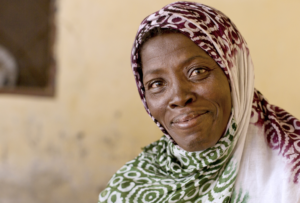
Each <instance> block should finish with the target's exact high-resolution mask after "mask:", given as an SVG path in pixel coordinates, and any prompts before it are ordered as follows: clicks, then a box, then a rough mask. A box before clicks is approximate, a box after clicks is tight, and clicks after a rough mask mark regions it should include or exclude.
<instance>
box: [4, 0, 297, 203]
mask: <svg viewBox="0 0 300 203" xmlns="http://www.w3.org/2000/svg"><path fill="white" fill-rule="evenodd" d="M170 2H171V1H169V0H151V1H150V0H126V1H124V0H115V1H104V0H57V9H58V11H57V30H58V32H57V41H56V56H57V67H58V73H57V87H56V96H55V97H54V98H41V97H34V96H17V95H4V94H3V95H0V108H1V114H0V132H1V134H0V182H1V184H0V202H1V203H11V202H13V203H27V202H28V203H29V202H30V203H40V202H43V203H50V202H53V203H60V202H62V203H69V202H70V203H71V202H72V203H82V202H85V203H92V202H97V196H98V193H99V192H100V191H101V190H102V189H103V188H104V187H105V185H106V183H107V181H108V180H109V179H110V177H111V176H112V174H113V173H114V172H115V171H116V170H117V169H118V168H120V167H121V166H122V165H123V164H124V163H125V162H126V161H129V160H130V159H132V158H134V157H135V156H136V155H137V154H138V153H139V152H140V148H141V147H143V146H145V145H146V144H148V143H150V142H152V141H154V140H156V139H158V138H159V137H160V136H161V133H160V131H159V130H158V129H157V128H156V126H155V125H154V124H153V123H152V121H151V119H150V118H148V116H147V115H146V113H145V111H144V109H143V106H142V103H141V102H140V100H139V96H138V93H137V91H136V87H135V83H134V79H133V76H132V71H131V68H130V60H129V59H130V51H131V46H132V42H133V39H134V36H135V33H136V31H137V28H138V25H139V23H140V22H141V20H142V19H143V18H144V17H145V16H146V15H148V14H150V13H151V12H153V11H156V10H158V9H160V8H161V7H162V6H164V5H166V4H168V3H170ZM199 2H200V1H199ZM201 2H202V3H205V4H208V5H211V6H213V7H215V8H217V9H219V10H221V11H223V12H224V13H225V14H227V15H228V16H229V17H230V18H231V19H232V20H233V22H235V24H236V25H237V27H238V28H239V30H240V31H241V32H242V34H243V35H244V37H245V38H246V40H247V42H248V44H249V47H250V51H251V54H252V57H253V61H254V64H255V72H256V87H257V88H258V89H259V90H260V91H261V92H262V93H263V94H264V95H265V96H266V97H267V98H268V99H269V101H270V102H271V103H274V104H276V105H279V106H281V107H283V108H285V109H286V110H288V111H289V112H291V113H292V114H294V115H295V116H296V117H298V118H300V105H299V104H300V91H299V90H300V66H299V59H300V56H299V55H300V38H299V36H300V23H299V19H300V14H299V8H300V2H299V1H298V0H243V1H241V0H202V1H201Z"/></svg>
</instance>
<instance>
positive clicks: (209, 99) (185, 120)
mask: <svg viewBox="0 0 300 203" xmlns="http://www.w3.org/2000/svg"><path fill="white" fill-rule="evenodd" d="M141 59H142V60H141V62H142V71H143V83H144V86H145V97H146V100H147V104H148V107H149V109H150V112H151V114H152V115H153V116H154V118H155V119H157V120H158V122H159V123H160V124H162V125H163V126H164V128H165V129H166V130H167V131H168V133H169V134H170V135H171V136H172V138H173V139H174V140H175V141H176V142H177V144H178V145H179V146H180V147H182V148H183V149H184V150H186V151H190V152H193V151H201V150H205V149H207V148H209V147H212V146H214V145H215V144H216V143H217V142H218V140H219V139H220V138H221V136H222V135H223V134H224V131H225V130H226V127H227V123H228V120H229V118H230V112H231V94H230V87H229V83H228V80H227V78H226V76H225V74H224V72H223V71H222V69H221V68H220V67H219V66H218V64H217V63H216V62H215V61H214V60H213V59H212V58H211V57H210V56H209V55H208V54H206V53H205V52H204V51H203V50H202V49H201V48H199V47H198V46H197V45H196V44H195V43H194V42H192V41H191V40H190V39H189V38H187V37H186V36H184V35H183V34H181V33H167V34H163V35H159V36H156V37H154V38H151V39H150V40H148V41H147V42H146V43H145V44H144V45H143V47H142V50H141Z"/></svg>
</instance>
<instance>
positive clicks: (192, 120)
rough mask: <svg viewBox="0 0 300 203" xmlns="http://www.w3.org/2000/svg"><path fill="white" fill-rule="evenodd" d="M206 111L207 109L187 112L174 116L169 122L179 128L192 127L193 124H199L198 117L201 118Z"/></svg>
mask: <svg viewBox="0 0 300 203" xmlns="http://www.w3.org/2000/svg"><path fill="white" fill-rule="evenodd" d="M207 113H208V111H205V112H201V113H199V112H191V113H188V114H184V115H180V116H178V117H176V118H175V119H174V120H173V121H172V123H171V124H172V125H175V126H178V127H180V128H190V127H193V126H194V125H197V124H199V122H200V119H201V120H202V116H203V115H204V114H207ZM200 117H201V118H200Z"/></svg>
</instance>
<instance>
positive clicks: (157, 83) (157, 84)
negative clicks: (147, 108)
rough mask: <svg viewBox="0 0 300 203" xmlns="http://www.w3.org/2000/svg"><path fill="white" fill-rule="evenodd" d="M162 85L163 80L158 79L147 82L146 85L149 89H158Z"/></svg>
mask: <svg viewBox="0 0 300 203" xmlns="http://www.w3.org/2000/svg"><path fill="white" fill-rule="evenodd" d="M163 86H164V82H163V81H159V80H154V81H153V82H150V83H148V85H147V89H148V90H150V89H152V90H158V89H160V88H161V87H163Z"/></svg>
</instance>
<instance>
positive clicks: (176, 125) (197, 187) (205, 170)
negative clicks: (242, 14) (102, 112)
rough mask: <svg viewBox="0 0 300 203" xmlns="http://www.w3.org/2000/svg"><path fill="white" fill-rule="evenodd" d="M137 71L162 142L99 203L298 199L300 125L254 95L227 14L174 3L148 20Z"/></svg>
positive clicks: (135, 59)
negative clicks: (161, 133)
mask: <svg viewBox="0 0 300 203" xmlns="http://www.w3.org/2000/svg"><path fill="white" fill-rule="evenodd" d="M132 68H133V72H134V75H135V80H136V83H137V87H138V90H139V94H140V96H141V99H142V101H143V103H144V106H145V109H146V111H147V112H148V114H149V115H150V116H151V118H152V119H153V121H154V122H155V123H156V124H157V125H158V127H159V128H160V129H161V130H162V132H163V133H164V136H163V137H162V138H161V139H160V140H159V141H157V142H154V143H152V144H150V145H149V146H147V147H145V148H144V149H143V152H142V153H141V154H140V155H139V156H138V157H137V158H135V159H134V160H132V161H130V162H128V163H127V164H126V165H125V166H123V167H122V168H121V169H120V170H119V171H118V172H117V173H116V174H115V175H114V176H113V177H112V179H111V180H110V182H109V183H108V186H107V188H106V189H105V190H104V191H102V193H101V194H100V195H99V202H155V203H157V202H190V203H194V202H199V203H200V202H201V203H204V202H222V203H223V202H244V203H246V202H247V203H252V202H253V203H254V202H255V203H257V202H300V189H299V188H300V187H299V186H300V185H299V184H300V183H299V182H300V178H299V176H300V121H299V120H297V119H296V118H294V117H293V116H291V115H290V114H289V113H287V112H285V111H284V110H282V109H280V108H279V107H276V106H273V105H270V104H269V103H268V102H267V101H266V100H265V99H264V97H263V96H262V94H260V93H259V92H258V91H257V90H255V89H254V73H253V64H252V61H251V57H250V53H249V49H248V47H247V44H246V42H245V40H244V39H243V37H242V36H241V34H240V33H239V32H238V30H237V28H236V27H235V25H234V24H233V23H232V22H231V21H230V19H229V18H227V17H226V16H225V15H224V14H223V13H221V12H220V11H218V10H215V9H213V8H210V7H208V6H205V5H202V4H198V3H191V2H176V3H172V4H170V5H167V6H165V7H164V8H162V9H161V10H159V11H158V12H156V13H153V14H152V15H150V16H148V17H147V18H146V19H144V21H143V22H142V23H141V25H140V27H139V30H138V33H137V36H136V39H135V42H134V46H133V50H132Z"/></svg>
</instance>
